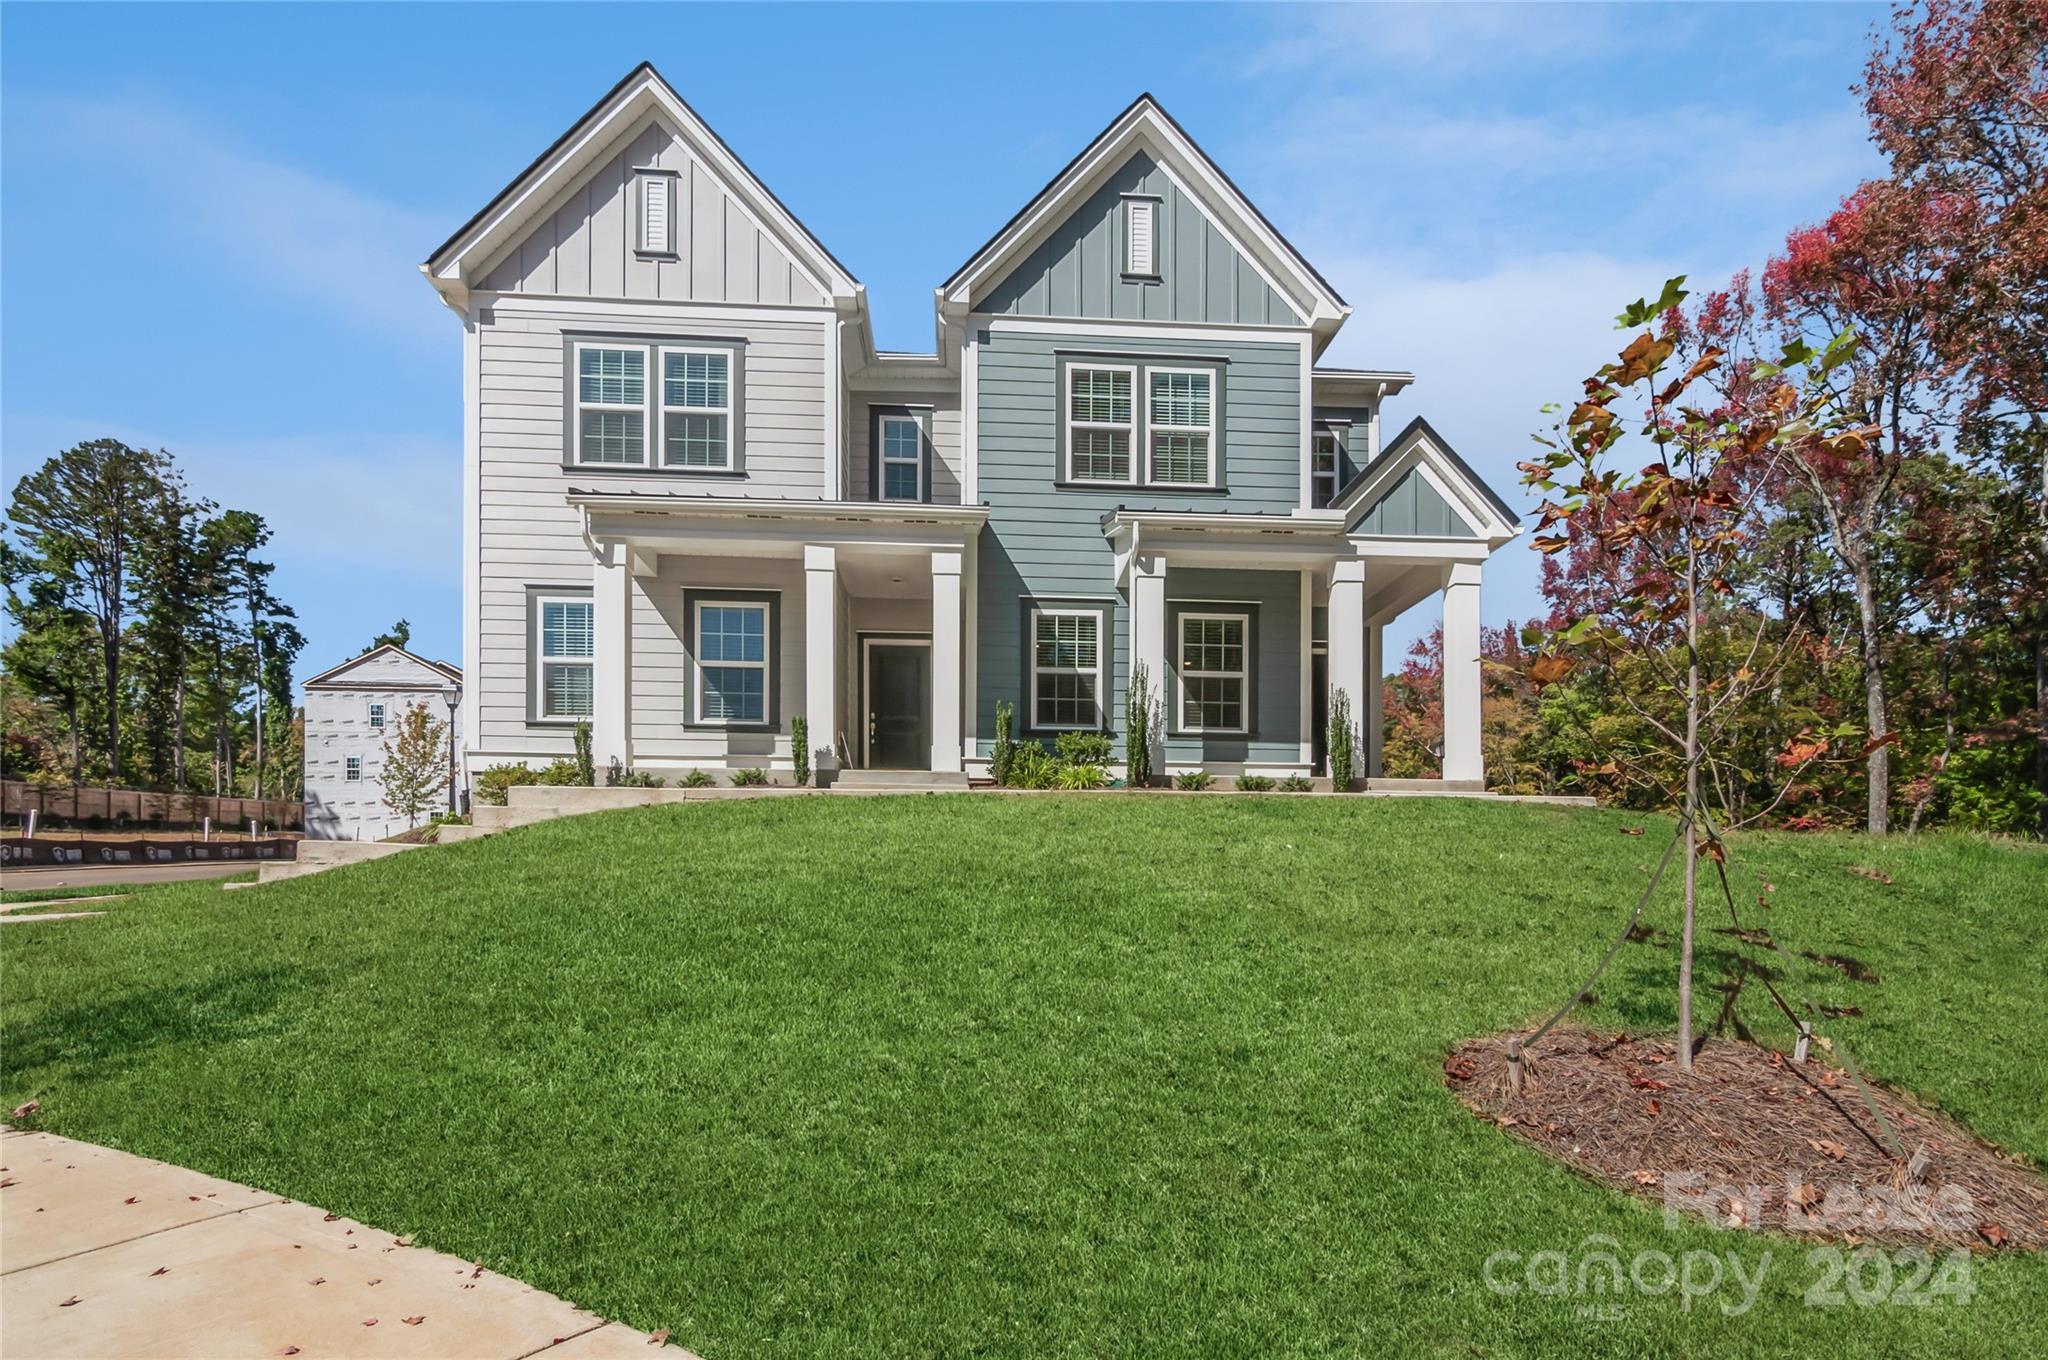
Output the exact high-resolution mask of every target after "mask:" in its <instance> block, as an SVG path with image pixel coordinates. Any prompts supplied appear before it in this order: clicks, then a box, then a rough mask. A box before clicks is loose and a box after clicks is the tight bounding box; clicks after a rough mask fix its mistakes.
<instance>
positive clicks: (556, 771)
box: [533, 756, 590, 788]
mask: <svg viewBox="0 0 2048 1360" xmlns="http://www.w3.org/2000/svg"><path fill="white" fill-rule="evenodd" d="M533 782H534V783H536V784H547V785H550V786H553V787H556V788H589V787H590V783H589V781H588V780H587V779H585V778H584V775H583V766H582V765H581V764H580V763H579V762H578V761H576V760H575V759H574V758H573V757H571V756H563V757H561V758H560V759H557V760H551V761H549V762H548V763H547V764H546V765H544V766H542V767H541V772H540V775H539V777H538V778H536V779H535V780H534V781H533Z"/></svg>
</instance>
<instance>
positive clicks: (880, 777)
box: [832, 770, 968, 793]
mask: <svg viewBox="0 0 2048 1360" xmlns="http://www.w3.org/2000/svg"><path fill="white" fill-rule="evenodd" d="M832 788H833V791H834V792H837V793H881V792H889V793H906V792H909V793H965V792H966V791H967V788H968V783H967V776H966V775H965V774H964V773H961V772H959V771H951V772H942V771H937V770H841V771H840V772H839V774H838V775H837V777H835V778H834V779H833V781H832Z"/></svg>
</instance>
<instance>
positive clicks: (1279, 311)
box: [974, 151, 1303, 326]
mask: <svg viewBox="0 0 2048 1360" xmlns="http://www.w3.org/2000/svg"><path fill="white" fill-rule="evenodd" d="M1126 194H1144V195H1148V196H1151V197H1154V198H1157V199H1158V200H1159V216H1158V221H1157V224H1156V234H1157V238H1158V239H1157V245H1156V251H1157V258H1156V260H1155V264H1156V266H1157V267H1158V270H1159V277H1158V278H1157V279H1156V280H1151V281H1137V280H1133V279H1127V278H1125V277H1124V274H1123V264H1124V260H1123V231H1124V227H1123V216H1122V205H1123V199H1124V195H1126ZM974 309H975V310H976V311H977V312H985V313H991V314H996V315H1007V316H1049V317H1087V318H1090V319H1096V320H1115V321H1177V322H1185V323H1189V324H1205V325H1243V326H1299V325H1302V324H1303V322H1302V320H1301V318H1300V316H1299V315H1298V314H1297V313H1296V312H1295V310H1294V308H1293V307H1291V306H1290V305H1289V304H1288V302H1287V300H1286V299H1285V298H1284V297H1282V296H1281V295H1280V294H1279V293H1276V292H1275V291H1274V290H1273V288H1272V286H1271V285H1269V284H1268V283H1267V282H1266V280H1265V279H1264V278H1263V277H1262V276H1261V275H1260V274H1259V271H1258V270H1257V269H1255V268H1254V267H1253V266H1252V262H1251V261H1250V260H1248V259H1246V258H1245V256H1244V255H1243V253H1242V252H1240V251H1239V250H1238V249H1237V247H1236V246H1234V245H1232V244H1231V242H1230V239H1229V238H1228V237H1226V236H1225V235H1224V234H1223V233H1222V232H1220V231H1218V230H1217V229H1216V224H1215V223H1214V222H1212V221H1210V220H1209V218H1208V216H1207V215H1206V214H1205V213H1203V211H1202V210H1201V208H1200V207H1199V206H1197V205H1196V204H1195V202H1194V201H1193V200H1191V199H1190V198H1188V196H1187V195H1185V194H1183V193H1182V192H1181V191H1180V188H1179V186H1177V185H1176V184H1175V183H1174V182H1173V180H1172V179H1171V178H1170V177H1169V176H1168V175H1167V173H1166V171H1165V170H1164V169H1163V168H1161V167H1160V165H1159V164H1158V162H1156V161H1154V160H1153V159H1152V157H1151V156H1150V155H1149V154H1148V153H1146V152H1144V151H1137V152H1133V153H1132V155H1131V157H1130V158H1129V159H1128V160H1126V161H1125V162H1124V163H1123V165H1122V167H1121V168H1119V169H1118V170H1117V171H1116V173H1115V174H1113V175H1111V176H1110V177H1109V179H1108V181H1107V182H1106V183H1104V184H1103V186H1102V187H1101V188H1100V189H1097V190H1096V191H1095V192H1094V193H1093V194H1091V195H1089V197H1088V198H1087V199H1086V200H1085V201H1084V202H1083V203H1082V204H1081V206H1080V207H1078V208H1076V209H1075V210H1074V211H1073V212H1072V213H1070V214H1069V215H1068V216H1067V219H1066V220H1065V221H1064V222H1062V223H1060V225H1059V226H1058V227H1056V228H1055V229H1054V230H1053V232H1052V234H1051V235H1050V236H1048V237H1047V238H1046V239H1045V240H1044V241H1043V242H1042V243H1040V244H1039V246H1038V248H1037V249H1035V250H1033V251H1032V252H1031V254H1030V255H1028V256H1026V257H1025V259H1024V262H1023V263H1021V264H1019V265H1018V266H1017V267H1016V268H1015V269H1013V270H1011V271H1010V272H1009V273H1008V274H1007V275H1005V276H1004V277H1003V279H1002V280H1001V281H1000V282H998V283H997V284H995V285H994V286H993V287H992V288H990V289H989V290H988V291H987V292H986V293H984V294H982V295H981V296H980V297H979V298H977V299H976V301H975V304H974Z"/></svg>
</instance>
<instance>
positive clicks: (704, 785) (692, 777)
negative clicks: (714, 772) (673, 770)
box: [677, 770, 718, 789]
mask: <svg viewBox="0 0 2048 1360" xmlns="http://www.w3.org/2000/svg"><path fill="white" fill-rule="evenodd" d="M717 782H718V781H717V780H716V779H713V778H712V777H711V774H710V772H709V771H708V770H692V771H690V772H689V773H688V774H686V775H684V776H683V777H682V778H681V779H680V780H678V781H677V783H678V784H679V785H680V786H681V787H683V788H686V789H708V788H710V787H711V786H712V785H713V784H716V783H717Z"/></svg>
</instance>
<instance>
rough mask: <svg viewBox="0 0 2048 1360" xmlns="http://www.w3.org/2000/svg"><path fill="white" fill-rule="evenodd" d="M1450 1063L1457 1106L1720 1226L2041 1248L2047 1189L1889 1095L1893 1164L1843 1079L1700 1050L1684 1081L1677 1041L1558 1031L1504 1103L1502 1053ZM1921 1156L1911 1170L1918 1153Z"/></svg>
mask: <svg viewBox="0 0 2048 1360" xmlns="http://www.w3.org/2000/svg"><path fill="white" fill-rule="evenodd" d="M1518 1037H1522V1036H1521V1035H1517V1034H1495V1035H1490V1036H1488V1037H1486V1038H1482V1039H1475V1040H1472V1041H1470V1042H1468V1043H1465V1044H1463V1045H1460V1046H1459V1047H1458V1048H1457V1049H1455V1050H1454V1051H1453V1052H1452V1053H1451V1054H1450V1056H1449V1057H1448V1058H1446V1059H1445V1061H1444V1078H1445V1084H1446V1085H1448V1086H1449V1087H1450V1088H1451V1091H1452V1092H1453V1093H1454V1094H1455V1095H1456V1096H1457V1098H1458V1099H1459V1100H1460V1101H1461V1102H1463V1103H1464V1105H1465V1106H1466V1108H1468V1109H1470V1110H1471V1111H1472V1112H1473V1113H1474V1114H1476V1115H1478V1116H1479V1117H1480V1118H1482V1119H1486V1120H1489V1121H1490V1122H1492V1123H1495V1124H1498V1125H1500V1126H1501V1127H1502V1128H1504V1129H1506V1130H1507V1131H1508V1132H1509V1133H1511V1134H1513V1135H1514V1136H1516V1137H1518V1138H1521V1139H1524V1140H1525V1141H1527V1142H1530V1143H1533V1144H1535V1145H1536V1146H1537V1147H1538V1148H1541V1149H1542V1150H1543V1151H1545V1152H1547V1153H1549V1154H1551V1155H1552V1156H1554V1157H1557V1158H1559V1159H1560V1160H1562V1161H1564V1162H1566V1163H1567V1164H1569V1165H1571V1166H1572V1167H1575V1168H1576V1169H1578V1170H1579V1171H1581V1172H1583V1173H1585V1174H1586V1175H1588V1176H1591V1177H1592V1178H1593V1179H1595V1180H1598V1181H1602V1182H1605V1183H1606V1184H1608V1185H1612V1186H1615V1187H1617V1188H1619V1189H1622V1190H1626V1191H1628V1192H1629V1193H1631V1194H1636V1195H1641V1196H1644V1197H1646V1198H1651V1199H1656V1200H1658V1201H1659V1202H1660V1203H1663V1204H1665V1205H1666V1206H1667V1207H1672V1206H1674V1205H1675V1206H1677V1207H1680V1208H1683V1209H1684V1210H1686V1211H1688V1212H1692V1213H1696V1214H1699V1215H1701V1216H1704V1217H1706V1218H1708V1220H1709V1221H1710V1222H1713V1223H1716V1224H1719V1225H1721V1226H1725V1227H1752V1228H1754V1227H1769V1228H1781V1229H1783V1230H1785V1231H1788V1232H1794V1233H1798V1234H1801V1235H1803V1236H1810V1237H1816V1238H1825V1239H1831V1240H1836V1241H1844V1242H1849V1243H1852V1244H1853V1243H1861V1242H1904V1243H1915V1242H1917V1243H1942V1244H1949V1245H1955V1246H1968V1247H1977V1248H1984V1247H1994V1248H1995V1247H2034V1248H2038V1247H2043V1246H2048V1184H2044V1183H2043V1181H2042V1179H2041V1176H2040V1173H2039V1172H2037V1171H2036V1170H2035V1169H2034V1168H2033V1167H2031V1166H2029V1165H2028V1164H2026V1163H2025V1162H2022V1161H2019V1160H2017V1159H2014V1158H2011V1157H2008V1156H2006V1155H2005V1154H2003V1153H2001V1152H1999V1151H1998V1150H1997V1149H1995V1148H1992V1147H1990V1146H1989V1145H1987V1144H1986V1143H1984V1142H1983V1141H1982V1140H1981V1139H1979V1138H1977V1137H1976V1136H1974V1135H1973V1134H1971V1133H1970V1132H1969V1131H1968V1130H1966V1129H1964V1128H1962V1127H1961V1126H1960V1125H1958V1124H1956V1123H1955V1122H1954V1121H1952V1120H1949V1119H1947V1118H1945V1117H1944V1116H1942V1115H1939V1114H1936V1113H1935V1112H1933V1111H1931V1110H1928V1109H1926V1108H1924V1107H1923V1106H1921V1105H1919V1104H1917V1103H1915V1102H1913V1101H1911V1100H1909V1099H1907V1098H1906V1097H1905V1096H1902V1095H1900V1094H1898V1093H1897V1092H1893V1091H1887V1090H1885V1089H1884V1088H1883V1087H1879V1086H1872V1087H1871V1094H1872V1096H1873V1098H1874V1099H1875V1100H1876V1102H1877V1105H1878V1108H1879V1109H1880V1110H1881V1111H1883V1113H1884V1117H1885V1118H1886V1119H1887V1120H1888V1121H1890V1123H1891V1127H1892V1131H1893V1134H1894V1135H1895V1136H1896V1137H1897V1139H1898V1140H1899V1143H1900V1145H1901V1146H1902V1147H1903V1148H1904V1151H1905V1155H1906V1157H1907V1159H1908V1162H1910V1161H1915V1160H1917V1161H1918V1162H1919V1163H1920V1164H1921V1165H1920V1167H1919V1168H1918V1174H1910V1173H1909V1169H1908V1162H1901V1161H1899V1160H1897V1159H1895V1158H1894V1157H1893V1156H1892V1154H1891V1152H1890V1151H1889V1149H1888V1148H1887V1147H1886V1145H1885V1141H1884V1135H1883V1133H1882V1132H1881V1131H1880V1129H1879V1127H1878V1124H1877V1122H1876V1121H1875V1120H1873V1119H1872V1118H1871V1115H1870V1110H1869V1107H1868V1106H1867V1105H1866V1104H1865V1103H1864V1099H1863V1095H1862V1092H1861V1091H1859V1090H1858V1089H1857V1086H1856V1083H1855V1082H1854V1081H1853V1080H1852V1079H1851V1078H1850V1077H1849V1075H1848V1073H1846V1072H1844V1071H1843V1070H1842V1069H1840V1068H1837V1067H1833V1066H1831V1065H1828V1064H1826V1063H1824V1062H1821V1061H1819V1056H1820V1055H1819V1054H1818V1052H1816V1053H1815V1055H1814V1057H1813V1059H1811V1060H1809V1061H1807V1062H1805V1063H1795V1062H1794V1061H1793V1060H1792V1058H1791V1057H1790V1056H1789V1055H1787V1054H1784V1053H1780V1052H1774V1051H1772V1050H1769V1049H1764V1048H1759V1047H1757V1046H1756V1045H1754V1044H1749V1043H1742V1042H1738V1041H1735V1040H1721V1039H1714V1040H1709V1041H1708V1042H1707V1043H1706V1044H1705V1046H1704V1047H1702V1048H1700V1049H1699V1050H1698V1051H1697V1052H1696V1054H1695V1056H1694V1058H1693V1070H1692V1072H1691V1073H1690V1074H1687V1073H1682V1072H1680V1071H1679V1070H1678V1064H1677V1061H1676V1059H1677V1055H1678V1046H1677V1040H1676V1036H1675V1035H1658V1036H1644V1035H1630V1034H1599V1033H1594V1032H1591V1031H1587V1030H1573V1029H1559V1030H1555V1031H1553V1032H1552V1033H1551V1034H1550V1035H1548V1036H1547V1037H1546V1038H1545V1039H1544V1041H1543V1042H1542V1044H1540V1045H1539V1046H1538V1047H1537V1049H1536V1051H1535V1052H1534V1053H1533V1054H1530V1055H1528V1056H1527V1057H1526V1058H1525V1059H1524V1071H1525V1072H1527V1073H1528V1079H1527V1080H1526V1081H1525V1082H1524V1086H1523V1091H1522V1094H1521V1096H1520V1097H1511V1096H1510V1095H1509V1093H1508V1071H1507V1042H1508V1040H1509V1039H1512V1038H1518ZM1923 1149H1924V1150H1925V1155H1924V1156H1919V1155H1918V1154H1920V1153H1921V1152H1922V1150H1923Z"/></svg>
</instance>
